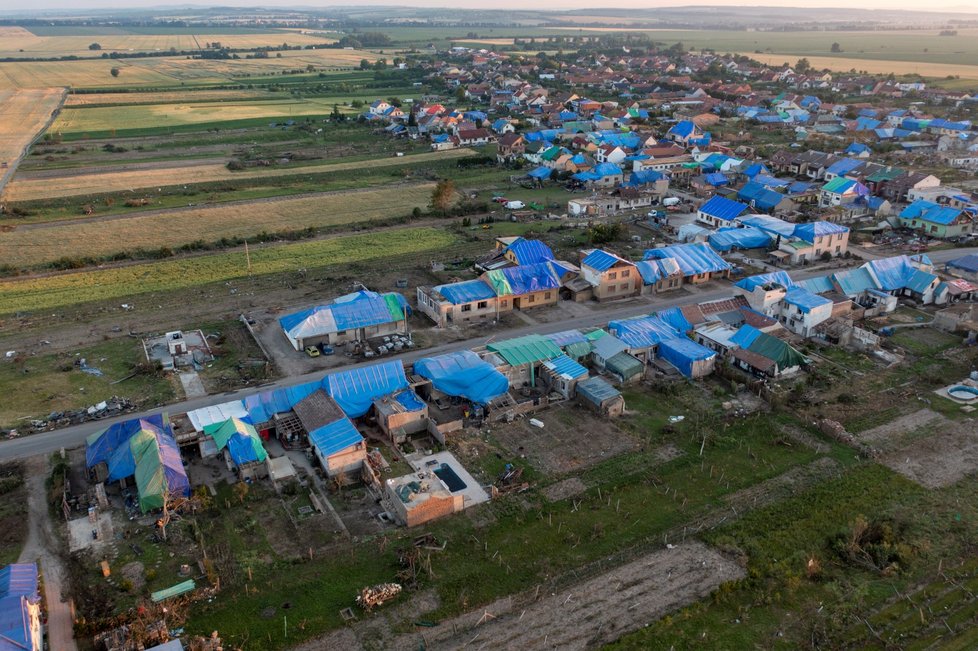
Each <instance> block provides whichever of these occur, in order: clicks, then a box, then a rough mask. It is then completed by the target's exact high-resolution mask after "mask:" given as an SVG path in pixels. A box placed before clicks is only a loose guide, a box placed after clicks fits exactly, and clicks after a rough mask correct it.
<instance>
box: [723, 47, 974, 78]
mask: <svg viewBox="0 0 978 651" xmlns="http://www.w3.org/2000/svg"><path fill="white" fill-rule="evenodd" d="M741 54H743V55H744V56H749V57H750V58H752V59H754V60H755V61H760V62H761V63H766V64H768V65H780V64H782V63H788V64H790V65H794V64H795V62H796V61H797V60H798V59H797V58H795V57H794V56H789V55H783V54H754V53H751V52H741ZM975 56H976V57H978V54H976V55H975ZM805 58H807V59H808V62H809V63H810V64H811V65H812V67H813V68H815V69H816V70H821V69H823V68H824V69H828V70H833V71H836V72H848V71H849V70H865V71H866V72H868V73H871V74H880V75H888V74H894V75H898V76H899V75H907V74H916V75H920V76H922V77H932V78H936V79H942V78H944V77H947V76H948V75H955V76H958V77H960V78H961V79H962V80H970V81H972V82H974V80H978V65H963V64H951V63H922V62H918V61H913V62H909V61H881V60H876V59H856V58H846V57H845V56H838V57H836V56H806V57H805ZM962 60H967V59H962ZM972 60H975V59H974V58H972ZM973 85H974V84H973V83H972V86H973Z"/></svg>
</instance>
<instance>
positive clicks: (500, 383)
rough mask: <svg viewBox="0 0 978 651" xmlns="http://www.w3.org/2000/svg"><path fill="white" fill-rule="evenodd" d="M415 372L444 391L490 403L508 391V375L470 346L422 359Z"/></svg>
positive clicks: (473, 400)
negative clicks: (474, 351) (465, 348)
mask: <svg viewBox="0 0 978 651" xmlns="http://www.w3.org/2000/svg"><path fill="white" fill-rule="evenodd" d="M414 372H415V373H417V374H418V375H420V376H421V377H425V378H428V379H429V380H431V382H432V384H433V385H434V387H435V388H436V389H438V390H439V391H441V392H442V393H444V394H446V395H449V396H456V397H459V398H465V399H466V400H471V401H472V402H474V403H477V404H483V405H484V404H487V403H488V402H490V401H491V400H492V399H493V398H496V397H498V396H501V395H503V394H504V393H506V392H507V391H509V381H508V380H507V379H506V376H505V375H503V374H502V373H500V372H499V371H497V370H496V369H495V368H493V366H492V365H491V364H489V363H488V362H485V361H483V360H482V358H480V357H479V356H478V355H476V354H475V353H473V352H472V351H471V350H461V351H458V352H454V353H446V354H445V355H438V356H437V357H425V358H423V359H419V360H418V361H417V362H415V363H414Z"/></svg>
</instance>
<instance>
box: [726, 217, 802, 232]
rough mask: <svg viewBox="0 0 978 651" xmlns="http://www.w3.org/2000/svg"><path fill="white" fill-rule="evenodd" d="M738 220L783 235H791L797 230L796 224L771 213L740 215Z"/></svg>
mask: <svg viewBox="0 0 978 651" xmlns="http://www.w3.org/2000/svg"><path fill="white" fill-rule="evenodd" d="M737 221H738V222H740V223H741V224H744V225H745V226H753V227H754V228H759V229H761V230H762V231H767V232H768V233H772V234H773V235H775V236H777V235H780V236H781V237H791V236H792V235H793V234H794V232H795V225H794V224H791V223H789V222H786V221H785V220H783V219H778V218H777V217H771V216H770V215H744V216H743V217H738V218H737Z"/></svg>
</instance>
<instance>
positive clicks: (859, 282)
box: [832, 267, 877, 296]
mask: <svg viewBox="0 0 978 651" xmlns="http://www.w3.org/2000/svg"><path fill="white" fill-rule="evenodd" d="M832 277H833V278H834V279H835V282H837V283H838V284H839V289H841V290H842V293H843V294H845V295H847V296H854V295H856V294H860V293H862V292H864V291H866V290H869V289H877V283H876V280H875V279H874V278H873V276H872V274H870V273H869V270H868V269H867V268H866V267H857V268H855V269H850V270H848V271H840V272H837V273H835V274H833V275H832Z"/></svg>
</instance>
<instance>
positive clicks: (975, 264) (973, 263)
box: [947, 253, 978, 273]
mask: <svg viewBox="0 0 978 651" xmlns="http://www.w3.org/2000/svg"><path fill="white" fill-rule="evenodd" d="M947 266H948V267H950V268H951V269H960V270H961V271H970V272H972V273H974V272H978V254H975V253H972V254H970V255H966V256H963V257H960V258H955V259H954V260H951V261H949V262H948V263H947Z"/></svg>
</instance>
